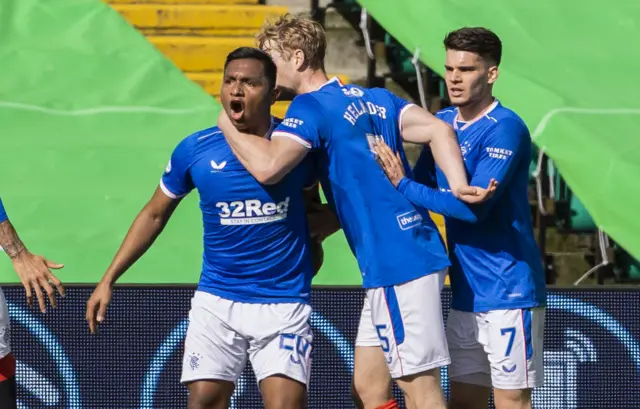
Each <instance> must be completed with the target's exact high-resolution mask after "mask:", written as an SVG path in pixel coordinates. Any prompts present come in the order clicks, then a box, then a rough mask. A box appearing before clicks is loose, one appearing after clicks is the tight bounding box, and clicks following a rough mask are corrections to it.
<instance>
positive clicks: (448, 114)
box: [434, 107, 458, 124]
mask: <svg viewBox="0 0 640 409" xmlns="http://www.w3.org/2000/svg"><path fill="white" fill-rule="evenodd" d="M457 113H458V110H457V109H456V107H448V108H443V109H441V110H439V111H438V112H436V113H435V115H434V116H435V117H436V118H438V119H440V120H442V121H445V122H446V123H448V124H451V123H453V120H454V118H455V117H456V114H457Z"/></svg>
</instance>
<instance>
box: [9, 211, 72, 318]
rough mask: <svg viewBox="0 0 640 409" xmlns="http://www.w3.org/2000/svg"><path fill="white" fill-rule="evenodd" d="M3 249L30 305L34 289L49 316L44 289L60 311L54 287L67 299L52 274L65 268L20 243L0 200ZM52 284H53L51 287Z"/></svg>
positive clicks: (39, 303)
mask: <svg viewBox="0 0 640 409" xmlns="http://www.w3.org/2000/svg"><path fill="white" fill-rule="evenodd" d="M0 247H2V249H3V250H4V252H5V253H6V254H7V255H8V256H9V258H10V259H11V261H12V262H13V268H14V270H15V271H16V273H17V274H18V277H19V278H20V282H21V283H22V286H23V287H24V289H25V292H26V296H27V303H28V304H29V306H31V305H32V303H33V296H32V292H31V291H32V289H33V291H34V292H35V293H36V297H37V299H38V305H39V306H40V311H42V312H46V303H45V299H44V297H45V296H44V294H43V293H42V289H44V291H45V292H46V293H47V296H48V297H49V301H50V302H51V306H52V307H54V308H55V307H56V295H55V290H54V289H53V287H52V286H51V284H53V285H54V286H55V287H56V288H57V289H58V294H60V295H61V296H64V294H65V290H64V287H63V286H62V284H61V283H60V280H59V279H58V278H57V277H56V276H55V275H54V274H53V273H52V272H51V271H50V269H59V268H62V267H64V265H63V264H58V263H54V262H52V261H49V260H47V259H46V258H44V257H42V256H38V255H35V254H32V253H31V252H29V250H27V248H26V247H25V245H24V244H23V243H22V240H20V237H19V236H18V233H17V232H16V230H15V229H14V227H13V225H12V224H11V222H10V221H9V218H8V217H7V213H6V212H5V210H4V206H3V205H2V200H0ZM50 283H51V284H50Z"/></svg>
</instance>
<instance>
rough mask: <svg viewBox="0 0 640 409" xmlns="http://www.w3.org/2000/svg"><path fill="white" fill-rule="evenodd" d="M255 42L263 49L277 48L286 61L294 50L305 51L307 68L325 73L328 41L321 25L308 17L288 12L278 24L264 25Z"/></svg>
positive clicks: (269, 23)
mask: <svg viewBox="0 0 640 409" xmlns="http://www.w3.org/2000/svg"><path fill="white" fill-rule="evenodd" d="M256 41H257V43H258V47H259V48H260V49H262V50H264V49H265V48H267V47H268V48H274V49H275V50H276V51H278V52H280V53H281V54H282V55H283V56H284V57H285V58H286V59H289V58H291V55H292V52H293V51H294V50H302V51H303V52H304V58H305V65H307V66H308V67H309V68H311V69H313V70H324V55H325V53H326V51H327V38H326V37H325V34H324V29H323V28H322V26H321V25H320V24H319V23H318V22H316V21H314V20H312V19H311V18H310V17H308V16H306V15H303V14H297V15H293V14H290V13H287V14H284V15H282V16H280V17H279V18H278V19H277V20H276V21H275V22H267V23H265V25H264V26H263V27H262V30H261V31H260V33H258V35H257V36H256Z"/></svg>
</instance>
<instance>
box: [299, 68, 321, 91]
mask: <svg viewBox="0 0 640 409" xmlns="http://www.w3.org/2000/svg"><path fill="white" fill-rule="evenodd" d="M328 81H329V77H327V73H326V72H324V70H318V71H311V70H308V71H306V72H305V73H304V74H303V75H302V78H301V81H300V87H298V89H297V92H298V94H306V93H307V92H312V91H316V90H317V89H319V88H320V87H321V86H323V85H324V84H326V83H327V82H328Z"/></svg>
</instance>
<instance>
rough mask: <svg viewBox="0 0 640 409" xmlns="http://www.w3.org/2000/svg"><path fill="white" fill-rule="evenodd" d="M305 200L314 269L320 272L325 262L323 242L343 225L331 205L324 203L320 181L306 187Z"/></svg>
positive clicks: (316, 272) (315, 271)
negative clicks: (321, 197) (321, 196)
mask: <svg viewBox="0 0 640 409" xmlns="http://www.w3.org/2000/svg"><path fill="white" fill-rule="evenodd" d="M304 201H305V208H306V212H307V222H308V223H309V234H310V235H311V253H312V259H313V270H314V273H315V274H318V271H320V268H321V267H322V263H323V262H324V250H323V249H322V242H323V241H324V240H325V239H326V238H327V237H329V236H331V235H332V234H333V233H335V232H337V231H338V230H340V229H341V226H340V221H339V220H338V217H337V216H336V215H335V214H334V213H333V212H332V211H331V209H330V208H329V206H328V205H326V204H323V203H322V200H321V199H320V189H319V184H318V183H316V184H315V185H314V186H313V187H311V188H308V189H305V191H304Z"/></svg>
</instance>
